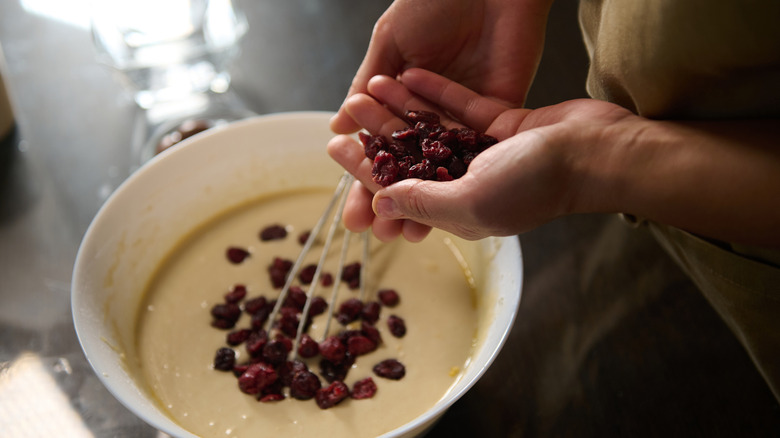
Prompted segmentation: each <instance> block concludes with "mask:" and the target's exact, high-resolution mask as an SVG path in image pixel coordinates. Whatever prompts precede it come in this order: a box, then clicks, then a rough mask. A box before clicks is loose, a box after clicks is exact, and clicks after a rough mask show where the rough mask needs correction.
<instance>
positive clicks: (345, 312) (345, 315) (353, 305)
mask: <svg viewBox="0 0 780 438" xmlns="http://www.w3.org/2000/svg"><path fill="white" fill-rule="evenodd" d="M362 311H363V302H362V301H360V300H359V299H357V298H350V299H348V300H346V301H344V302H342V303H341V305H340V306H339V311H338V314H337V315H336V319H337V320H338V322H340V323H341V324H343V325H347V324H349V323H350V322H352V321H355V320H357V319H358V318H359V317H360V313H361V312H362Z"/></svg>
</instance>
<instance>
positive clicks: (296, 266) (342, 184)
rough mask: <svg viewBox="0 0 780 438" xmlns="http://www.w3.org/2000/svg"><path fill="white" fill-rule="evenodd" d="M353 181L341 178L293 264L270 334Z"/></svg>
mask: <svg viewBox="0 0 780 438" xmlns="http://www.w3.org/2000/svg"><path fill="white" fill-rule="evenodd" d="M353 180H354V177H353V176H352V175H350V174H349V173H346V172H345V173H344V175H343V176H342V177H341V179H339V183H338V184H337V185H336V190H335V191H334V192H333V197H332V198H331V200H330V202H329V203H328V205H327V207H326V208H325V212H324V213H323V214H322V216H320V218H319V220H318V221H317V223H316V224H315V225H314V227H313V228H312V230H311V232H310V233H309V237H308V238H307V239H306V243H304V245H303V248H302V249H301V252H300V254H298V258H297V259H296V260H295V263H293V266H292V268H290V272H289V273H288V274H287V279H286V280H285V283H284V286H283V287H282V291H281V292H280V293H279V299H278V300H277V301H276V304H275V305H274V308H273V310H272V311H271V314H270V315H269V317H268V324H269V327H268V332H269V333H270V331H271V328H272V325H273V322H274V321H275V320H276V315H277V314H278V313H279V310H280V309H281V308H282V305H283V303H284V300H285V299H286V298H287V295H288V293H289V291H290V286H292V283H293V281H294V280H295V277H296V275H298V271H299V270H300V269H301V265H303V263H304V259H305V258H306V256H307V255H308V253H309V251H310V250H311V247H312V245H314V241H315V240H316V239H317V236H318V235H319V233H320V230H321V229H322V227H323V225H325V222H326V221H327V219H328V218H329V217H330V215H331V213H332V212H333V208H334V207H335V206H336V204H337V202H338V201H339V199H340V198H342V199H346V196H343V197H342V194H343V193H344V191H345V188H346V187H347V186H348V185H349V184H351V183H352V181H353ZM339 204H340V207H339V208H340V209H341V210H343V208H344V205H343V204H344V202H343V201H342V202H340V203H339ZM340 216H341V213H340V212H339V217H340ZM334 222H335V221H334ZM318 267H319V265H318ZM318 270H319V269H318ZM308 301H310V300H308V299H307V302H308Z"/></svg>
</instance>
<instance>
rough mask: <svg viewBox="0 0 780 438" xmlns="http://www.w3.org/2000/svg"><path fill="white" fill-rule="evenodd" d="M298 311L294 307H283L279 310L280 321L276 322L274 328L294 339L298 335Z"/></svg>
mask: <svg viewBox="0 0 780 438" xmlns="http://www.w3.org/2000/svg"><path fill="white" fill-rule="evenodd" d="M299 322H300V320H299V319H298V310H297V309H295V308H292V307H282V308H281V309H280V310H279V319H278V320H276V321H275V322H274V325H273V326H274V327H275V328H277V329H279V330H280V331H281V332H282V333H284V334H285V335H287V336H289V337H291V338H294V337H295V336H296V335H297V333H298V324H299Z"/></svg>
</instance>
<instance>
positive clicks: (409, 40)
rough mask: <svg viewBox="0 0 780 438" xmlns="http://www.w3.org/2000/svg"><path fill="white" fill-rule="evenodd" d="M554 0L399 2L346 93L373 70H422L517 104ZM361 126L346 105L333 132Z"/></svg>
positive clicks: (362, 88)
mask: <svg viewBox="0 0 780 438" xmlns="http://www.w3.org/2000/svg"><path fill="white" fill-rule="evenodd" d="M550 3H551V1H550V0H521V1H517V0H426V1H417V0H397V1H395V2H393V4H392V5H391V6H390V7H389V8H388V9H387V11H385V13H384V14H383V15H382V16H381V17H380V18H379V20H378V21H377V23H376V24H375V26H374V31H373V34H372V36H371V40H370V42H369V46H368V50H367V52H366V55H365V57H364V59H363V62H362V63H361V65H360V67H359V69H358V71H357V73H356V74H355V77H354V78H353V80H352V85H351V87H350V89H349V91H348V94H347V100H349V98H351V97H352V96H354V95H356V94H360V93H366V92H367V91H368V82H369V80H370V79H371V78H372V77H374V76H376V75H386V76H389V77H392V78H396V77H397V76H398V75H400V74H401V73H402V72H403V71H405V70H406V69H409V68H412V67H420V68H424V69H427V70H430V71H433V72H436V73H439V74H441V75H443V76H445V77H447V78H449V79H451V80H453V81H456V82H458V83H461V84H463V85H464V86H466V87H468V88H470V89H472V90H474V91H476V92H478V93H480V94H481V95H482V96H485V97H488V98H491V99H494V100H496V101H498V102H501V103H503V104H506V105H507V106H512V107H520V106H522V104H523V102H524V101H525V97H526V93H527V92H528V88H529V87H530V85H531V81H532V79H533V76H534V74H535V72H536V69H537V67H538V64H539V60H540V58H541V53H542V48H543V45H544V32H545V28H546V21H547V15H548V13H549V8H550ZM361 126H362V125H361V124H360V123H359V122H358V121H357V120H355V119H354V118H353V117H352V116H350V114H349V112H348V111H347V110H346V102H345V104H344V105H342V107H341V108H340V109H339V111H338V113H337V114H336V116H334V117H333V119H332V120H331V129H332V130H333V131H334V132H336V133H337V134H347V133H351V132H355V131H357V130H358V129H360V127H361Z"/></svg>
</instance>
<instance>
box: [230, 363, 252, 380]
mask: <svg viewBox="0 0 780 438" xmlns="http://www.w3.org/2000/svg"><path fill="white" fill-rule="evenodd" d="M249 365H250V364H248V363H242V364H236V365H235V366H234V367H233V375H234V376H236V377H241V375H242V374H244V372H245V371H246V370H247V369H249Z"/></svg>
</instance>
